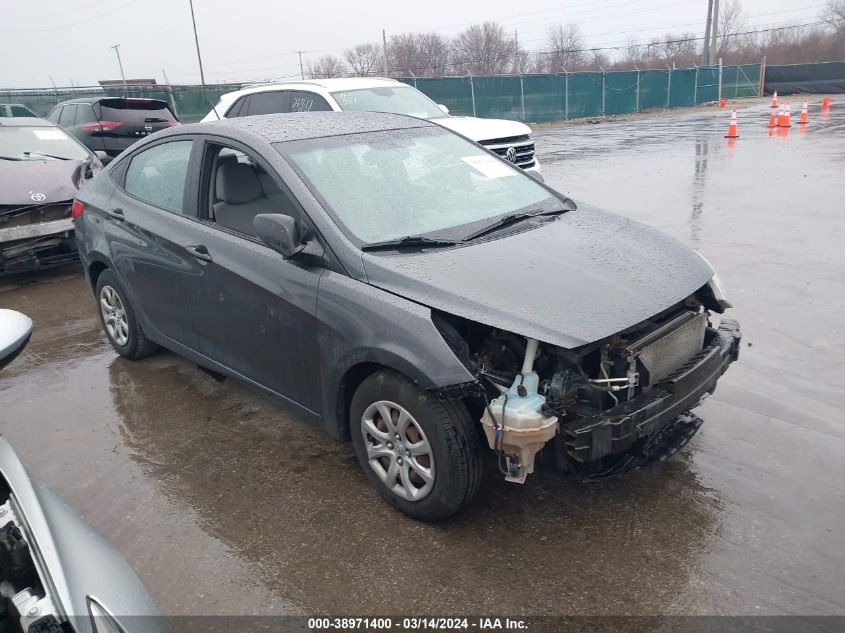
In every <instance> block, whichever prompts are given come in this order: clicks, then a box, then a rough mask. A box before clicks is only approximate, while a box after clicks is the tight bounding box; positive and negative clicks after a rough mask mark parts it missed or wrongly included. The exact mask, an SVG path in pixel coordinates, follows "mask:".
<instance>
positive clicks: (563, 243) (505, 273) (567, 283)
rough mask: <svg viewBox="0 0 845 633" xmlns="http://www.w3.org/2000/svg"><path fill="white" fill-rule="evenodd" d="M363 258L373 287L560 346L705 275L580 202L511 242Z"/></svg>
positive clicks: (647, 312)
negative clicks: (575, 208) (572, 208)
mask: <svg viewBox="0 0 845 633" xmlns="http://www.w3.org/2000/svg"><path fill="white" fill-rule="evenodd" d="M363 261H364V269H365V271H366V274H367V279H368V281H369V283H370V284H372V285H374V286H377V287H379V288H382V289H384V290H387V291H389V292H392V293H394V294H397V295H400V296H402V297H405V298H407V299H410V300H412V301H415V302H417V303H421V304H424V305H426V306H428V307H430V308H434V309H437V310H441V311H443V312H447V313H450V314H454V315H457V316H460V317H464V318H466V319H470V320H472V321H477V322H479V323H484V324H486V325H489V326H492V327H496V328H500V329H502V330H507V331H510V332H514V333H516V334H520V335H522V336H526V337H529V338H536V339H538V340H540V341H541V342H544V343H547V344H551V345H557V346H560V347H564V348H567V349H571V348H574V347H579V346H581V345H585V344H587V343H591V342H593V341H597V340H599V339H602V338H604V337H607V336H610V335H612V334H615V333H616V332H619V331H621V330H624V329H625V328H627V327H630V326H632V325H635V324H637V323H639V322H640V321H643V320H645V319H647V318H649V317H652V316H654V315H655V314H657V313H659V312H662V311H663V310H666V309H667V308H670V307H671V306H672V305H674V304H675V303H677V302H678V301H681V300H682V299H685V298H686V297H688V296H689V295H690V294H692V293H693V292H695V291H696V290H698V289H699V288H700V287H701V286H703V285H704V284H706V283H707V282H708V281H709V280H710V278H711V277H712V276H713V270H712V269H711V268H710V266H709V265H708V264H707V262H705V261H704V259H703V258H702V257H700V256H699V255H698V254H697V253H696V252H695V251H693V250H692V249H690V248H688V247H687V246H685V245H683V244H682V243H681V242H678V241H677V240H675V239H673V238H671V237H669V236H667V235H664V234H663V233H661V232H659V231H657V230H655V229H652V228H650V227H647V226H644V225H642V224H640V223H638V222H635V221H633V220H629V219H627V218H623V217H621V216H617V215H615V214H612V213H609V212H606V211H602V210H600V209H596V208H595V207H589V206H586V205H579V207H578V209H577V210H576V211H570V212H567V213H565V214H563V215H561V216H559V218H558V219H557V220H553V221H550V222H548V223H547V224H545V225H543V226H540V227H538V228H535V229H532V230H528V231H523V232H521V233H518V234H516V235H510V236H507V237H500V238H493V239H489V240H488V241H483V242H482V241H477V242H472V243H471V244H469V245H468V246H464V247H457V248H447V249H442V250H438V251H434V252H422V253H395V252H394V253H364V256H363Z"/></svg>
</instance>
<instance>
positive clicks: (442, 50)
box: [387, 33, 449, 77]
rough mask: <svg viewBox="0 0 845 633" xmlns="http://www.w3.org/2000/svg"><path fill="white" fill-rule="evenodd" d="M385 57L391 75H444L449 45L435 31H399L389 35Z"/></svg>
mask: <svg viewBox="0 0 845 633" xmlns="http://www.w3.org/2000/svg"><path fill="white" fill-rule="evenodd" d="M387 57H388V65H389V67H390V74H391V75H397V76H404V77H407V76H409V75H414V76H417V77H423V76H434V75H444V74H446V67H447V65H448V62H449V45H448V43H447V42H446V40H445V39H443V37H442V36H440V35H438V34H437V33H400V34H398V35H393V36H391V38H390V42H389V43H388V46H387Z"/></svg>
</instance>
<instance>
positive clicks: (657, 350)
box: [628, 312, 707, 385]
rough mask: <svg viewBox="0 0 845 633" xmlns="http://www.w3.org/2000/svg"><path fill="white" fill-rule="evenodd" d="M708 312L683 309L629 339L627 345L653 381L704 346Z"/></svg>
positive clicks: (670, 371) (671, 370) (685, 360)
mask: <svg viewBox="0 0 845 633" xmlns="http://www.w3.org/2000/svg"><path fill="white" fill-rule="evenodd" d="M706 329H707V314H705V313H704V312H701V313H698V314H695V313H692V312H687V313H684V314H682V315H680V316H678V317H676V318H674V319H672V320H671V321H669V322H668V323H666V324H664V325H662V326H660V327H659V328H657V329H656V330H655V331H654V332H651V333H649V334H647V335H645V336H644V337H643V338H641V339H639V340H638V341H635V342H634V343H632V344H631V345H630V346H629V347H628V349H629V350H630V351H631V352H633V353H634V354H635V355H636V356H637V358H639V360H640V361H641V362H642V364H643V365H644V366H645V368H646V369H647V370H648V373H649V383H650V384H652V385H653V384H655V383H656V382H658V381H660V380H661V379H663V378H666V376H668V375H670V374H671V373H672V372H674V371H675V370H676V369H678V368H679V367H680V366H681V365H683V364H684V363H686V362H687V361H688V360H689V359H690V358H692V357H693V356H695V355H696V354H698V353H699V352H700V351H701V350H702V348H703V347H704V333H705V331H706Z"/></svg>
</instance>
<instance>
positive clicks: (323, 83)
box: [223, 77, 407, 99]
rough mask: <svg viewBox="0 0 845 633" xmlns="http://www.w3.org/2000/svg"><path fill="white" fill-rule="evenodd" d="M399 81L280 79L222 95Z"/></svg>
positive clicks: (358, 87) (332, 89) (349, 87)
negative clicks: (279, 80)
mask: <svg viewBox="0 0 845 633" xmlns="http://www.w3.org/2000/svg"><path fill="white" fill-rule="evenodd" d="M405 85H407V84H403V83H402V82H401V81H397V80H395V79H385V78H384V77H336V78H333V79H305V80H299V79H297V80H292V81H281V82H277V83H271V84H254V85H252V86H244V87H243V88H241V89H240V90H235V91H234V92H228V93H226V94H225V95H223V96H224V97H226V98H227V99H232V98H234V97H236V96H240V95H242V94H249V93H253V92H268V91H273V90H296V89H297V88H301V89H303V90H307V89H309V88H310V89H314V88H323V89H324V90H328V91H329V92H335V91H338V90H362V89H365V88H390V87H394V86H405Z"/></svg>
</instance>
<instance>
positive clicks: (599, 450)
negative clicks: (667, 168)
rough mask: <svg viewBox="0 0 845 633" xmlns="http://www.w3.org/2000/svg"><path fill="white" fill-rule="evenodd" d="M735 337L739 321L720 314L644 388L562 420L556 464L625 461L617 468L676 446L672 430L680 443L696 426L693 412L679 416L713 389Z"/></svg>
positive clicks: (603, 466)
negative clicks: (680, 361) (685, 357)
mask: <svg viewBox="0 0 845 633" xmlns="http://www.w3.org/2000/svg"><path fill="white" fill-rule="evenodd" d="M711 331H712V330H711ZM740 340H741V332H740V327H739V323H738V322H737V321H734V320H732V319H722V322H721V324H720V325H719V328H718V329H717V330H716V331H715V332H713V336H712V337H711V338H710V340H709V343H708V344H707V345H706V346H705V348H704V349H703V350H702V351H701V352H700V353H698V354H696V355H695V356H694V357H693V358H691V359H690V360H689V361H688V362H687V363H685V364H684V365H683V366H682V367H680V368H679V369H677V370H676V371H675V372H673V373H672V374H671V375H670V376H668V377H667V378H665V379H663V380H661V381H660V383H659V384H657V385H655V386H654V388H652V389H651V390H650V391H649V392H647V393H644V394H642V395H640V396H637V397H636V398H633V399H632V400H629V401H628V402H624V403H622V404H620V405H618V406H616V407H614V408H612V409H608V410H606V411H603V412H602V413H601V414H598V415H595V416H582V417H579V418H577V419H575V420H574V421H570V422H567V423H564V424H562V425H561V433H560V434H559V435H557V436H556V437H555V439H554V440H553V447H554V455H555V460H556V462H557V465H558V466H559V467H560V468H562V469H564V470H568V471H571V472H576V473H579V474H584V475H586V476H590V475H593V474H597V473H604V472H606V471H607V470H608V469H615V468H616V467H617V466H618V464H619V463H620V462H625V467H624V468H623V470H630V469H631V468H632V467H640V466H642V465H645V464H646V463H650V462H651V461H654V458H655V456H656V457H658V458H659V456H660V454H659V453H660V451H661V450H672V449H673V448H674V451H673V452H677V444H678V442H679V441H680V440H679V438H678V437H675V433H676V432H677V433H678V434H680V438H681V439H683V440H684V441H683V444H685V443H686V442H687V441H689V439H690V438H691V437H692V434H694V433H695V432H696V431H697V430H698V426H700V419H699V418H695V419H697V420H699V422H698V423H696V424H693V421H691V420H690V421H687V423H684V424H679V421H682V422H683V421H684V419H685V418H684V417H683V416H685V415H687V414H688V412H689V411H690V410H691V409H693V408H694V407H696V406H698V404H700V402H701V401H702V399H703V398H704V397H706V395H708V394H710V393H712V392H713V391H714V390H715V388H716V383H717V382H718V380H719V378H720V377H721V376H722V374H724V373H725V371H726V370H727V368H728V366H729V365H730V364H731V363H732V362H733V361H735V360H736V359H737V358H738V357H739V346H740ZM693 417H695V416H693ZM690 425H692V426H690ZM690 431H691V433H690ZM655 438H659V439H660V441H659V442H658V441H655ZM655 444H659V445H660V446H658V447H656V448H655V446H654V445H655ZM683 444H681V445H683Z"/></svg>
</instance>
